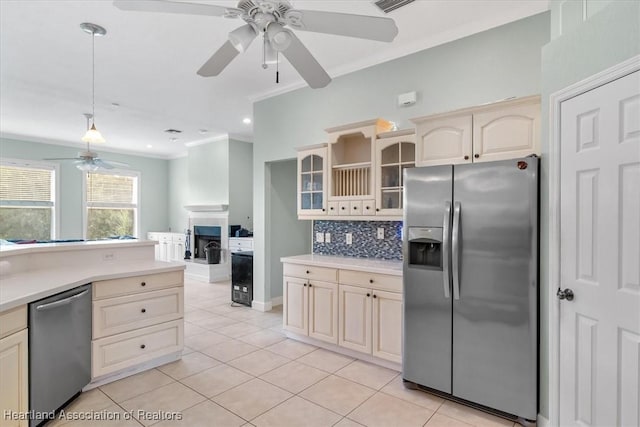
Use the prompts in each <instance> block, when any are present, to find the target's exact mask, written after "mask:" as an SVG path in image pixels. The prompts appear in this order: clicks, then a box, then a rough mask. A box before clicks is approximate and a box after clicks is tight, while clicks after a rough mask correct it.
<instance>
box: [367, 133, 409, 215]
mask: <svg viewBox="0 0 640 427" xmlns="http://www.w3.org/2000/svg"><path fill="white" fill-rule="evenodd" d="M376 161H377V163H376V164H377V165H378V168H379V169H378V171H377V173H376V214H377V215H394V216H398V217H401V216H402V192H403V188H404V182H403V171H404V170H405V169H407V168H413V167H415V166H416V144H415V135H404V136H396V137H392V138H385V139H379V140H378V142H377V145H376Z"/></svg>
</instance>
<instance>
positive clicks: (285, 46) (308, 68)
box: [113, 0, 398, 89]
mask: <svg viewBox="0 0 640 427" xmlns="http://www.w3.org/2000/svg"><path fill="white" fill-rule="evenodd" d="M113 3H114V5H115V6H116V7H117V8H119V9H121V10H132V11H141V12H164V13H177V14H188V15H209V16H222V17H225V18H242V19H243V20H244V21H245V22H246V24H245V25H243V26H241V27H239V28H237V29H235V30H233V31H232V32H230V33H229V39H228V40H227V42H226V43H224V44H223V45H222V47H220V49H218V51H216V52H215V53H214V54H213V56H211V58H209V60H208V61H207V62H205V64H204V65H203V66H202V67H201V68H200V69H199V70H198V74H199V75H201V76H203V77H211V76H217V75H218V74H220V73H221V72H222V70H224V69H225V67H226V66H227V65H229V63H231V61H232V60H233V59H234V58H235V57H236V56H237V55H238V54H239V53H241V52H244V51H245V50H246V49H247V48H248V47H249V45H250V44H251V42H252V41H253V40H254V39H255V38H256V37H257V36H258V34H262V36H263V43H264V45H263V65H262V66H263V68H266V67H267V64H268V63H277V54H278V53H282V54H283V55H284V56H285V58H287V60H288V61H289V62H290V63H291V65H293V67H294V68H295V69H296V70H297V71H298V73H300V75H301V76H302V78H303V79H304V80H305V81H306V82H307V84H309V86H310V87H312V88H314V89H316V88H322V87H325V86H326V85H328V84H329V82H331V78H330V77H329V75H328V74H327V72H326V71H325V70H324V69H323V68H322V66H321V65H320V64H319V63H318V61H316V59H315V58H314V57H313V55H312V54H311V52H309V50H308V49H307V48H306V47H305V46H304V45H303V44H302V42H301V41H300V39H298V37H296V35H295V34H294V33H293V31H291V30H290V29H289V28H285V27H291V28H293V29H296V30H302V31H311V32H316V33H326V34H337V35H341V36H347V37H357V38H362V39H369V40H378V41H384V42H391V41H393V39H394V38H395V36H396V35H397V34H398V28H397V27H396V24H395V22H394V21H393V19H390V18H381V17H377V16H364V15H353V14H346V13H337V12H323V11H316V10H299V9H294V8H293V7H292V5H291V4H290V3H289V2H288V1H268V0H240V1H239V2H238V5H237V7H236V8H232V7H224V6H217V5H211V4H202V3H184V2H177V1H165V0H115V1H114V2H113ZM274 58H275V60H274ZM277 81H278V74H277V73H276V82H277Z"/></svg>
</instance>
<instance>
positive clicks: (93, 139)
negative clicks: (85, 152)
mask: <svg viewBox="0 0 640 427" xmlns="http://www.w3.org/2000/svg"><path fill="white" fill-rule="evenodd" d="M82 141H83V142H87V143H89V144H96V143H102V142H106V141H105V139H104V138H103V137H102V135H101V134H100V132H99V131H98V129H96V124H95V123H92V124H91V128H89V130H87V133H85V134H84V136H83V137H82Z"/></svg>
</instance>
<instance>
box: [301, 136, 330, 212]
mask: <svg viewBox="0 0 640 427" xmlns="http://www.w3.org/2000/svg"><path fill="white" fill-rule="evenodd" d="M326 158H327V144H319V145H312V146H308V147H302V148H299V149H298V216H299V217H306V216H323V215H326V214H327V200H326V197H325V189H326V188H327V174H326Z"/></svg>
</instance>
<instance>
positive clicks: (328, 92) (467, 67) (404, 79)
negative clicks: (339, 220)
mask: <svg viewBox="0 0 640 427" xmlns="http://www.w3.org/2000/svg"><path fill="white" fill-rule="evenodd" d="M549 33H550V31H549V14H548V13H543V14H539V15H536V16H533V17H530V18H527V19H523V20H520V21H517V22H514V23H511V24H508V25H504V26H501V27H498V28H495V29H492V30H489V31H485V32H482V33H479V34H476V35H473V36H470V37H467V38H464V39H461V40H457V41H454V42H451V43H447V44H444V45H441V46H437V47H434V48H431V49H427V50H424V51H421V52H418V53H415V54H412V55H409V56H406V57H403V58H399V59H396V60H393V61H390V62H386V63H383V64H380V65H376V66H374V67H370V68H367V69H364V70H361V71H357V72H354V73H351V74H347V75H344V76H341V77H338V78H336V79H334V80H333V82H332V83H331V84H330V85H329V86H327V87H326V88H324V89H320V90H313V89H310V88H304V89H300V90H296V91H293V92H289V93H286V94H283V95H280V96H276V97H273V98H269V99H266V100H263V101H260V102H257V103H255V104H254V177H253V180H254V198H253V205H254V230H255V238H254V242H255V247H256V249H255V252H256V257H254V298H255V299H256V300H257V301H262V302H266V301H269V300H270V299H271V296H272V294H273V295H276V294H277V292H278V291H276V289H277V288H278V287H279V286H281V280H277V281H276V279H275V278H274V279H272V278H271V277H270V276H269V274H267V272H268V271H275V269H276V268H277V266H276V264H279V262H280V260H279V258H278V257H275V256H271V255H270V254H269V247H268V244H267V240H266V239H267V238H268V237H267V236H269V235H273V234H274V233H270V231H269V229H270V228H271V227H272V226H271V221H272V219H270V218H269V212H268V210H267V197H266V195H267V194H268V192H269V191H271V188H270V185H269V182H268V181H267V180H266V179H265V178H266V173H267V171H266V166H265V163H266V162H270V161H275V160H282V159H291V158H294V157H295V156H296V151H295V149H294V148H295V147H299V146H304V145H310V144H318V143H322V142H326V133H325V132H324V129H326V128H328V127H331V126H336V125H342V124H347V123H352V122H357V121H361V120H367V119H371V118H375V117H382V118H385V119H387V120H392V121H395V122H396V123H398V125H399V126H400V127H401V128H407V127H410V126H411V124H410V122H409V118H411V117H418V116H424V115H428V114H433V113H438V112H444V111H449V110H453V109H456V108H460V107H467V106H472V105H477V104H483V103H487V102H492V101H496V100H499V99H504V98H507V97H512V96H517V97H520V96H526V95H532V94H538V93H540V91H541V85H540V49H541V47H542V46H543V45H544V44H546V43H547V42H548V41H549ZM414 90H415V91H417V92H418V93H419V97H418V102H417V103H416V104H415V105H414V106H411V107H408V108H407V107H405V108H401V107H398V106H397V103H396V97H397V95H398V94H401V93H404V92H408V91H414ZM296 238H298V236H296ZM289 240H293V239H289ZM291 244H293V243H291ZM307 251H308V252H310V251H311V247H310V245H309V247H308V249H307ZM272 288H273V292H272Z"/></svg>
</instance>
